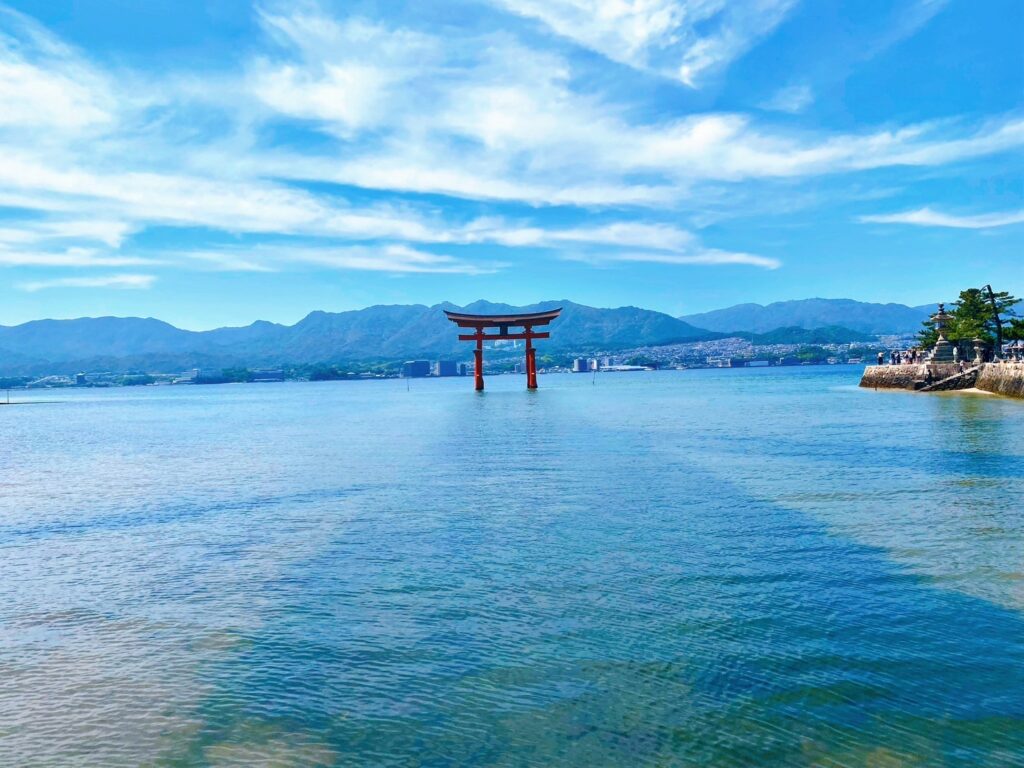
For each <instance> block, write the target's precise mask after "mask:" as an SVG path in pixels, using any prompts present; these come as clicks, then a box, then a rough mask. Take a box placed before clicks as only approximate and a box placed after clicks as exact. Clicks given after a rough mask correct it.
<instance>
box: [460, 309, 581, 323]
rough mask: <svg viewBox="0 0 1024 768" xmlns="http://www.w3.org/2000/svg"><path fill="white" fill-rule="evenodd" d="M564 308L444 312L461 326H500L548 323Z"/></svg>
mask: <svg viewBox="0 0 1024 768" xmlns="http://www.w3.org/2000/svg"><path fill="white" fill-rule="evenodd" d="M561 311H562V308H561V307H559V308H558V309H549V310H547V311H546V312H526V313H525V314H521V315H469V314H466V313H464V312H450V311H448V310H447V309H446V310H445V311H444V313H445V314H446V315H447V316H448V319H449V320H451V321H452V322H453V323H455V324H456V325H458V326H459V327H460V328H492V327H493V328H500V327H501V326H509V325H523V326H525V325H531V326H532V325H547V324H548V323H550V322H551V321H552V320H554V319H555V318H556V317H558V315H559V314H560V313H561Z"/></svg>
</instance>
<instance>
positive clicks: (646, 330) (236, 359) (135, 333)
mask: <svg viewBox="0 0 1024 768" xmlns="http://www.w3.org/2000/svg"><path fill="white" fill-rule="evenodd" d="M554 307H562V315H561V317H559V318H558V319H557V320H556V321H555V322H554V323H553V324H552V326H551V330H552V337H551V339H550V340H549V341H546V342H543V343H542V344H543V349H544V350H547V351H552V352H570V351H571V352H588V351H598V350H614V349H627V348H631V347H639V346H656V345H661V344H671V343H679V342H688V341H699V340H710V339H716V338H722V337H723V336H726V335H729V334H730V333H734V332H738V331H743V332H746V333H745V334H744V335H746V336H748V337H751V338H753V340H754V341H755V342H756V343H786V342H787V341H788V342H789V343H825V342H827V341H836V342H844V341H846V342H848V341H863V340H867V339H868V338H869V336H867V335H866V334H874V333H883V332H905V331H911V330H917V328H919V327H920V323H921V321H922V320H923V319H924V318H925V317H927V315H928V310H929V309H930V308H928V307H917V308H913V307H906V306H903V305H900V304H884V305H883V304H865V303H862V302H855V301H850V300H845V299H809V300H806V301H795V302H781V303H779V304H770V305H768V306H767V307H762V306H760V305H757V304H743V305H739V306H737V307H731V308H729V309H723V310H718V311H716V312H708V313H704V314H702V315H690V316H687V317H683V318H676V317H672V316H671V315H668V314H665V313H662V312H655V311H652V310H647V309H641V308H638V307H619V308H616V309H599V308H596V307H588V306H585V305H583V304H576V303H574V302H571V301H567V300H563V301H545V302H541V303H539V304H533V305H529V306H525V307H515V306H511V305H508V304H496V303H492V302H488V301H483V300H481V301H477V302H474V303H472V304H469V305H467V306H465V307H459V306H456V305H455V304H449V303H443V304H437V305H434V306H430V307H428V306H424V305H421V304H414V305H378V306H373V307H367V308H366V309H360V310H353V311H349V312H323V311H316V312H311V313H310V314H309V315H307V316H306V317H304V318H303V319H302V320H300V321H299V322H297V323H296V324H294V325H280V324H277V323H269V322H266V321H262V320H261V321H257V322H254V323H252V324H251V325H247V326H244V327H237V328H234V327H232V328H217V329H214V330H209V331H187V330H183V329H181V328H176V327H174V326H173V325H170V324H169V323H165V322H163V321H161V320H156V319H153V318H137V317H96V318H79V319H75V320H36V321H32V322H28V323H23V324H21V325H17V326H0V375H7V376H17V375H41V374H49V373H73V372H77V371H132V370H145V371H176V370H185V369H188V368H194V367H197V368H214V369H216V368H226V367H233V366H246V367H266V366H280V365H300V364H313V363H336V362H356V361H373V360H403V359H409V358H432V359H436V358H439V357H459V358H465V357H466V356H467V347H466V345H465V344H462V343H460V342H459V341H458V339H457V335H458V333H457V331H456V329H455V327H454V326H453V325H452V324H451V323H450V322H448V320H447V318H446V317H445V315H444V310H445V309H457V310H461V311H464V312H471V313H479V314H496V313H507V312H530V311H539V310H545V309H551V308H554ZM698 319H699V321H700V322H699V323H698ZM768 326H770V327H768ZM830 326H837V327H830ZM766 331H767V332H769V334H768V335H763V334H764V333H765V332H766ZM751 334H762V335H757V336H751Z"/></svg>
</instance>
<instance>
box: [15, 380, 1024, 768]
mask: <svg viewBox="0 0 1024 768" xmlns="http://www.w3.org/2000/svg"><path fill="white" fill-rule="evenodd" d="M859 375H860V369H859V368H857V367H854V366H842V367H840V366H836V367H820V368H798V369H767V370H764V369H761V370H757V369H754V370H722V371H710V370H709V371H678V372H677V371H666V372H648V373H628V374H627V373H623V374H599V375H597V376H596V377H594V376H591V375H577V376H572V375H547V376H544V375H542V376H541V378H540V384H541V389H540V391H538V392H532V393H531V392H527V391H525V381H524V377H522V376H494V377H490V378H488V381H487V386H488V390H487V392H486V393H484V394H483V395H482V396H481V395H478V394H476V393H474V392H473V391H472V381H471V380H470V379H442V380H414V381H412V382H406V381H400V380H389V381H362V382H325V383H283V384H264V385H252V384H250V385H223V386H208V387H147V388H129V389H109V390H99V389H92V390H77V391H71V390H54V391H41V392H40V391H37V392H29V393H15V396H14V398H13V399H14V400H26V399H31V400H37V401H42V400H47V401H50V402H37V403H35V404H24V405H13V406H11V407H7V406H0V766H18V767H20V766H61V767H63V766H104V767H116V766H142V765H145V766H276V767H277V768H284V767H287V766H336V765H337V766H587V767H591V766H593V767H598V766H629V767H633V766H691V765H692V766H758V767H770V766H872V767H875V768H877V767H883V768H888V767H889V766H958V767H959V766H999V767H1003V766H1020V765H1024V476H1022V469H1024V403H1022V402H1019V401H1010V400H1005V399H1001V398H998V397H993V396H971V395H962V394H961V395H952V396H950V395H934V396H928V395H917V394H911V393H905V392H875V391H865V390H859V389H857V388H856V386H855V385H856V383H857V381H858V378H859Z"/></svg>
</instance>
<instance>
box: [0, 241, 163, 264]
mask: <svg viewBox="0 0 1024 768" xmlns="http://www.w3.org/2000/svg"><path fill="white" fill-rule="evenodd" d="M158 263H159V262H158V261H156V260H154V259H146V258H140V257H138V256H128V255H120V254H117V253H107V252H102V251H98V250H96V249H94V248H67V249H65V250H57V251H44V250H30V249H18V248H8V247H6V246H4V245H2V244H0V266H7V267H79V268H80V267H127V266H138V265H142V264H148V265H153V266H156V265H157V264H158Z"/></svg>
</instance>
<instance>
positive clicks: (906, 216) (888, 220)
mask: <svg viewBox="0 0 1024 768" xmlns="http://www.w3.org/2000/svg"><path fill="white" fill-rule="evenodd" d="M860 220H861V221H863V222H871V223H874V224H912V225H915V226H919V227H949V228H953V229H993V228H995V227H1008V226H1010V225H1012V224H1022V223H1024V210H1021V211H1003V212H1000V213H979V214H975V215H973V216H956V215H953V214H948V213H941V212H940V211H935V210H932V209H931V208H918V209H917V210H914V211H904V212H902V213H885V214H875V215H871V216H861V217H860Z"/></svg>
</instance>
